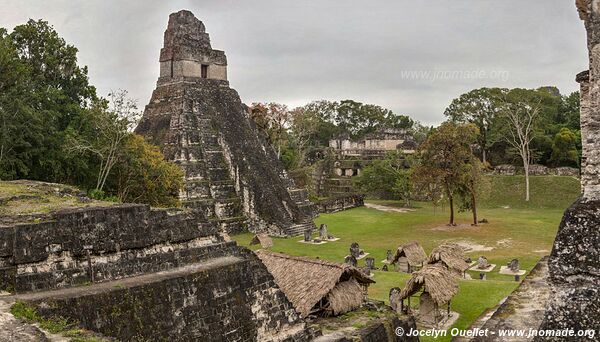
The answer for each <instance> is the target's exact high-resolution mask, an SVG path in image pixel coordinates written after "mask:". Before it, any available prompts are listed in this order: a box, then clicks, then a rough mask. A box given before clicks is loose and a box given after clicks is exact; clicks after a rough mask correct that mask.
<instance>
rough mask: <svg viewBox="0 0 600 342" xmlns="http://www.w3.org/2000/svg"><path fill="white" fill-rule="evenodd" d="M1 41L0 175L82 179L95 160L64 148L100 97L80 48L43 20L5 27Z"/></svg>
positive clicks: (79, 182) (80, 181)
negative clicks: (68, 134) (70, 133)
mask: <svg viewBox="0 0 600 342" xmlns="http://www.w3.org/2000/svg"><path fill="white" fill-rule="evenodd" d="M0 41H1V42H0V69H1V71H2V72H0V88H2V89H1V90H0V94H1V95H0V120H1V122H0V123H1V124H2V136H1V137H0V138H1V139H2V141H1V142H0V150H2V151H3V153H2V157H0V158H1V159H2V160H0V176H2V177H3V179H15V178H30V179H37V180H47V181H54V182H67V183H78V184H81V183H82V182H83V179H85V178H87V176H88V175H89V173H90V170H91V169H92V168H93V163H94V161H93V160H87V159H84V158H74V157H72V156H69V155H68V154H65V153H64V151H63V148H62V147H63V143H64V139H65V132H66V131H67V130H68V129H69V128H73V127H74V126H76V125H77V124H78V122H79V118H80V117H81V115H82V114H83V113H84V112H85V110H86V108H87V106H88V105H89V104H90V103H91V102H93V101H96V100H97V97H96V91H95V88H94V87H92V86H91V85H89V84H88V76H87V69H86V68H80V67H79V66H78V65H77V49H76V48H75V47H73V46H72V45H68V44H66V43H65V41H64V40H63V39H62V38H60V37H59V36H58V34H57V33H56V31H54V29H53V28H52V27H51V26H50V25H48V23H47V22H45V21H41V20H40V21H33V20H30V21H29V22H27V24H24V25H19V26H17V27H16V28H15V29H14V31H13V32H12V33H10V34H8V35H7V34H6V32H5V31H4V30H3V31H2V33H1V34H0Z"/></svg>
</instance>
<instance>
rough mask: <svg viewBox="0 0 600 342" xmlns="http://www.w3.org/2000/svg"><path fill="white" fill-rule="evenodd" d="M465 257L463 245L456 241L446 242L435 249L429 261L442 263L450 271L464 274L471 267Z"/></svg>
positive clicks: (430, 262) (429, 262)
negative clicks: (455, 242)
mask: <svg viewBox="0 0 600 342" xmlns="http://www.w3.org/2000/svg"><path fill="white" fill-rule="evenodd" d="M465 259H466V256H465V250H464V249H463V248H462V247H461V246H459V245H457V244H454V243H445V244H442V245H439V246H438V247H436V248H434V249H433V251H432V252H431V254H430V255H429V258H428V259H427V263H428V264H435V263H442V264H443V265H445V266H446V267H447V268H448V269H449V270H450V271H454V272H457V273H460V274H462V273H464V272H465V271H466V270H468V269H469V264H467V262H466V261H465Z"/></svg>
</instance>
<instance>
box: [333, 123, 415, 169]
mask: <svg viewBox="0 0 600 342" xmlns="http://www.w3.org/2000/svg"><path fill="white" fill-rule="evenodd" d="M329 147H331V148H333V149H334V150H335V151H336V152H337V153H338V154H340V155H342V156H353V157H361V158H367V159H370V158H373V157H381V156H383V155H385V153H387V152H389V151H397V150H400V151H403V152H404V153H414V152H415V150H416V148H417V144H416V143H415V141H414V140H413V138H412V136H411V135H410V134H409V133H408V131H406V130H403V129H393V128H388V129H383V130H381V131H379V132H375V133H372V134H368V135H366V136H365V137H364V138H363V139H360V140H357V141H354V140H352V139H350V138H349V137H348V136H340V137H338V138H337V139H332V140H330V141H329ZM345 173H349V172H346V170H344V174H345Z"/></svg>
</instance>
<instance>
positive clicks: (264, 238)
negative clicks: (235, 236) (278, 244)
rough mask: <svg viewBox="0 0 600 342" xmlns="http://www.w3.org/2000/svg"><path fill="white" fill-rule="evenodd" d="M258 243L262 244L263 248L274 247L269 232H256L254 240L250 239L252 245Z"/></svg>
mask: <svg viewBox="0 0 600 342" xmlns="http://www.w3.org/2000/svg"><path fill="white" fill-rule="evenodd" d="M258 244H260V246H261V247H262V248H271V247H273V240H272V239H271V237H270V236H269V235H267V234H256V235H254V237H253V238H252V241H250V246H252V245H258Z"/></svg>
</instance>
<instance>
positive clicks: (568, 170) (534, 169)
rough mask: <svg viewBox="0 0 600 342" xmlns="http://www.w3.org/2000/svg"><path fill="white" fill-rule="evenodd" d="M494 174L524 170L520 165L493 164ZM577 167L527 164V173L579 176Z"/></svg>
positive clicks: (518, 173) (517, 172)
mask: <svg viewBox="0 0 600 342" xmlns="http://www.w3.org/2000/svg"><path fill="white" fill-rule="evenodd" d="M493 173H494V174H497V175H504V176H514V175H522V174H524V173H525V170H524V169H523V167H522V166H515V165H509V164H503V165H496V166H494V171H493ZM579 173H580V171H579V169H576V168H574V167H555V168H551V167H547V166H544V165H540V164H531V165H529V174H530V175H532V176H571V177H579Z"/></svg>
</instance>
